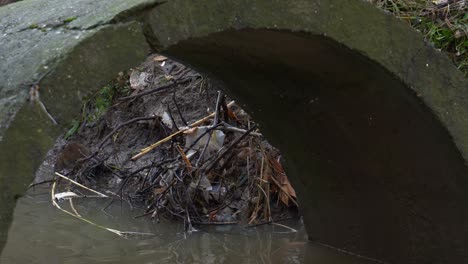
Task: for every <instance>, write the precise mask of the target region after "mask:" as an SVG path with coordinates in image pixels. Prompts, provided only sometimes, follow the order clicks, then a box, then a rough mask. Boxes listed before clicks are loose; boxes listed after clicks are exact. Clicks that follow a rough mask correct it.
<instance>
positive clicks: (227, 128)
mask: <svg viewBox="0 0 468 264" xmlns="http://www.w3.org/2000/svg"><path fill="white" fill-rule="evenodd" d="M220 129H221V130H226V131H231V132H237V133H245V132H246V131H247V130H245V129H242V128H238V127H235V126H231V125H229V124H227V123H225V122H223V127H222V128H220ZM250 135H251V136H255V137H262V136H263V135H262V134H261V133H256V132H252V133H250Z"/></svg>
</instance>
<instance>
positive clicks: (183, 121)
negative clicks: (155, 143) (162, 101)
mask: <svg viewBox="0 0 468 264" xmlns="http://www.w3.org/2000/svg"><path fill="white" fill-rule="evenodd" d="M172 101H173V102H174V105H175V107H176V109H177V113H178V114H179V118H180V120H182V123H184V125H185V126H188V123H187V121H186V120H185V118H184V115H182V111H181V110H180V107H179V104H178V103H177V100H176V98H175V90H174V93H173V94H172Z"/></svg>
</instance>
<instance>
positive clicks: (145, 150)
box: [132, 101, 234, 161]
mask: <svg viewBox="0 0 468 264" xmlns="http://www.w3.org/2000/svg"><path fill="white" fill-rule="evenodd" d="M232 105H234V101H232V102H230V103H229V104H228V107H230V106H232ZM213 116H215V113H211V114H209V115H208V116H205V117H204V118H202V119H200V120H198V121H196V122H194V123H192V124H191V125H190V126H189V127H187V128H183V129H181V130H179V131H177V132H175V133H173V134H171V135H169V136H167V137H165V138H163V139H161V140H159V141H158V142H156V143H154V144H152V145H150V146H148V147H146V148H144V149H142V150H141V151H140V153H138V154H137V155H135V156H133V157H132V160H133V161H135V160H137V159H139V158H141V157H143V156H144V155H146V154H148V153H149V152H150V151H151V150H153V149H155V148H157V147H158V146H160V145H162V144H164V143H166V142H168V141H170V140H171V139H172V138H174V137H175V136H178V135H180V134H182V133H183V132H185V131H187V130H189V129H191V128H194V127H197V126H199V125H201V124H203V123H204V122H206V121H207V120H209V119H210V118H212V117H213Z"/></svg>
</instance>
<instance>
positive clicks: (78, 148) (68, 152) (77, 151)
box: [54, 142, 91, 172]
mask: <svg viewBox="0 0 468 264" xmlns="http://www.w3.org/2000/svg"><path fill="white" fill-rule="evenodd" d="M89 155H91V151H90V150H89V149H88V148H87V147H86V146H84V145H83V144H80V143H77V142H72V143H69V144H67V145H66V146H65V147H64V148H63V149H62V151H61V152H60V155H59V156H58V157H57V160H56V162H55V167H54V170H55V171H57V172H60V171H63V170H65V169H66V170H72V169H73V168H74V167H75V166H76V165H77V164H78V163H79V161H80V160H81V159H83V158H86V157H87V156H89Z"/></svg>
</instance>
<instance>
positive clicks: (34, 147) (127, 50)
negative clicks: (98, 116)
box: [0, 22, 149, 249]
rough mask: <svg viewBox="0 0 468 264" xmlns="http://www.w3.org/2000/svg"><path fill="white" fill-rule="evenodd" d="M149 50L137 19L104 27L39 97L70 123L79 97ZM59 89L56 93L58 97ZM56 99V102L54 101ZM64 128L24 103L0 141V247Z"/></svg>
mask: <svg viewBox="0 0 468 264" xmlns="http://www.w3.org/2000/svg"><path fill="white" fill-rule="evenodd" d="M148 52H149V46H148V45H147V43H146V40H145V37H144V35H143V31H142V27H141V23H139V22H129V23H123V24H116V25H109V26H103V27H101V28H99V30H97V31H96V32H95V33H94V34H91V35H89V36H87V37H86V38H84V39H82V40H81V41H79V42H77V44H76V46H75V47H74V48H73V49H71V51H70V52H69V53H67V54H66V55H64V56H63V57H61V59H60V61H58V62H57V63H55V65H54V66H53V70H52V72H51V73H50V74H49V75H47V76H46V77H45V78H44V79H43V80H42V81H41V83H40V86H41V98H42V101H43V102H44V104H45V105H46V107H47V108H48V109H49V111H50V113H51V114H52V115H53V116H54V117H55V118H56V119H57V120H58V121H59V123H60V124H61V125H65V126H66V125H68V124H67V122H68V121H69V120H71V119H72V118H73V117H74V116H75V115H76V114H77V113H76V110H77V109H79V108H80V105H81V98H82V97H83V96H84V95H87V94H89V93H91V92H92V91H96V90H97V89H99V88H101V87H102V86H103V85H105V84H106V83H107V82H108V81H109V80H111V79H112V78H114V77H115V76H116V74H117V73H118V72H119V71H121V70H125V69H128V68H130V67H132V66H135V65H138V64H139V63H140V62H141V61H142V60H144V58H145V57H146V56H147V54H148ZM57 93H59V95H60V97H59V98H57ZM57 100H60V101H61V103H60V104H56V103H54V102H56V101H57ZM61 131H63V128H62V127H60V126H54V125H53V124H52V123H51V120H50V119H48V117H47V116H46V115H45V114H44V113H43V111H42V109H41V108H40V107H39V106H38V105H37V104H27V103H26V104H23V106H22V107H21V109H20V110H19V111H18V112H17V113H16V115H15V117H14V119H13V121H12V123H11V124H10V126H9V128H8V129H7V130H6V132H5V134H4V137H3V140H2V141H1V142H0V153H2V155H0V186H2V188H3V189H2V193H1V195H0V230H1V231H0V249H1V248H3V246H4V243H5V241H6V236H7V233H8V232H7V231H6V230H8V226H9V224H10V221H11V217H12V212H13V209H14V207H15V199H17V198H18V197H19V196H20V195H22V194H23V193H24V191H25V190H26V188H27V185H28V184H29V182H30V181H31V180H32V178H33V176H34V173H35V171H36V169H37V168H38V166H39V165H40V163H41V162H42V159H43V157H44V155H45V154H46V152H47V151H48V150H49V148H50V147H51V146H52V145H53V143H54V142H55V139H56V137H57V136H58V135H59V134H60V133H61Z"/></svg>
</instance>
